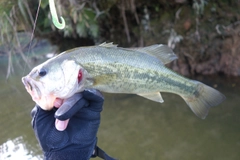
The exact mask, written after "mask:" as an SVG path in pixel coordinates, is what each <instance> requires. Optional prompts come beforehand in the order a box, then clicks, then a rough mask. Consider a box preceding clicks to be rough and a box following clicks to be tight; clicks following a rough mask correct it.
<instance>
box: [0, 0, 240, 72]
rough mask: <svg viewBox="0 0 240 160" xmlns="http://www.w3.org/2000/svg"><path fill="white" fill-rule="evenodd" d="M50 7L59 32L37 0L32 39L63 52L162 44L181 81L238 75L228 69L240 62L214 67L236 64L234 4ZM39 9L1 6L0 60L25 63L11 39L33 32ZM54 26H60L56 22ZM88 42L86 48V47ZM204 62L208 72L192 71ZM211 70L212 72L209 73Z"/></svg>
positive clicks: (87, 1)
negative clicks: (170, 52)
mask: <svg viewBox="0 0 240 160" xmlns="http://www.w3.org/2000/svg"><path fill="white" fill-rule="evenodd" d="M54 2H55V6H56V12H57V16H58V17H63V18H64V20H65V21H66V27H65V28H64V29H63V30H59V29H57V28H56V27H55V26H54V25H53V23H52V20H51V15H50V10H49V2H48V0H41V5H40V9H39V14H38V19H37V23H36V30H35V32H34V35H35V36H36V37H44V38H49V39H51V40H52V42H53V44H58V45H60V46H64V47H65V48H64V49H62V48H61V50H66V49H69V47H70V48H72V47H75V46H79V45H87V44H93V43H96V44H98V43H101V42H104V41H106V42H115V43H117V44H119V45H120V46H123V47H141V46H147V45H151V44H155V43H164V44H168V45H169V46H171V47H172V48H174V51H175V52H176V53H177V54H178V56H179V61H178V64H177V63H174V65H173V66H172V67H173V68H174V66H175V68H183V71H181V69H177V70H176V71H178V72H181V73H182V74H184V75H192V74H195V73H203V72H204V73H205V72H206V70H208V71H207V72H206V73H208V74H213V73H217V72H223V73H226V74H228V73H230V74H234V75H240V73H239V71H237V72H234V71H230V70H231V68H235V70H236V69H237V66H238V64H240V62H239V63H238V62H236V64H235V62H234V63H232V62H229V63H228V64H234V67H233V66H230V65H229V66H226V64H220V66H218V64H219V63H223V62H224V60H225V59H222V57H224V56H225V58H226V57H228V56H226V55H224V54H225V53H226V54H227V53H228V55H231V56H233V58H231V57H228V60H229V59H232V60H233V61H235V60H236V59H238V58H237V57H236V55H237V54H236V53H237V52H238V51H237V50H238V48H237V46H239V45H238V43H237V42H239V41H240V39H239V36H238V35H239V34H238V33H239V32H238V30H239V27H240V23H239V21H240V17H239V15H240V11H239V7H240V3H239V2H238V1H236V0H212V1H207V0H170V1H166V0H148V1H146V0H101V1H98V0H54ZM38 3H39V1H31V0H2V1H1V2H0V55H7V54H8V55H9V57H11V55H13V54H19V55H21V57H22V58H23V59H26V58H25V57H24V55H23V54H22V52H21V49H22V48H24V47H26V46H21V45H19V44H20V42H19V39H18V38H17V34H16V33H17V32H30V33H32V32H33V26H34V20H35V19H36V17H37V16H36V13H37V9H38V5H39V4H38ZM59 21H60V22H61V20H60V19H59ZM231 39H232V40H233V42H231ZM89 41H90V42H91V43H88V42H89ZM74 43H76V44H74ZM226 46H231V47H228V48H226ZM27 47H28V46H27ZM66 47H68V48H66ZM224 47H225V48H224ZM215 48H218V49H215ZM232 48H233V49H232ZM223 50H224V52H223ZM6 52H7V53H6ZM213 59H217V60H216V61H213ZM210 61H211V62H210ZM220 61H221V62H220ZM203 62H209V64H204V66H208V68H207V69H206V68H205V67H202V66H203V65H202V66H201V67H199V66H197V65H198V64H200V63H202V64H203ZM9 64H11V58H9ZM10 66H11V65H10ZM183 66H184V67H183ZM212 66H213V68H214V69H211V67H212ZM10 68H11V67H10ZM10 68H9V72H10V71H11V69H10ZM186 68H188V69H186ZM226 68H228V71H227V70H226ZM233 72H234V73H233Z"/></svg>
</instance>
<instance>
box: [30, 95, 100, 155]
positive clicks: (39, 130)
mask: <svg viewBox="0 0 240 160" xmlns="http://www.w3.org/2000/svg"><path fill="white" fill-rule="evenodd" d="M103 101H104V99H103V96H102V95H101V93H100V92H98V91H96V90H86V91H83V92H82V98H80V100H78V101H77V103H76V104H75V105H74V106H73V107H71V106H70V108H67V107H66V106H68V105H69V104H72V103H73V102H72V101H70V100H69V101H65V102H63V103H62V102H61V100H59V102H60V103H59V104H60V105H61V107H60V108H59V109H56V108H55V109H53V110H50V111H46V110H43V109H41V108H40V107H39V106H35V108H34V109H33V110H32V117H33V119H32V126H33V129H34V132H35V134H36V137H37V139H38V141H39V143H40V145H41V147H42V149H43V151H44V155H45V157H48V158H52V159H89V158H90V157H91V155H92V153H93V151H94V147H95V144H96V134H97V131H98V128H99V125H100V112H101V111H102V105H103ZM56 103H57V101H56ZM61 103H62V104H61ZM63 104H64V105H63ZM64 106H65V107H64ZM62 107H63V108H62ZM61 108H62V109H61ZM55 118H57V119H58V120H60V121H66V120H68V119H69V120H68V125H67V126H66V128H65V129H64V130H63V131H58V130H57V129H56V128H55V127H54V126H55V123H56V122H55V121H56V120H55Z"/></svg>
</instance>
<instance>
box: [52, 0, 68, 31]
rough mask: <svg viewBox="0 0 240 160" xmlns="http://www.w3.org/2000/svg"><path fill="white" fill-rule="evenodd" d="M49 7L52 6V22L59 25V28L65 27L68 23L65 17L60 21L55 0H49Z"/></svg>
mask: <svg viewBox="0 0 240 160" xmlns="http://www.w3.org/2000/svg"><path fill="white" fill-rule="evenodd" d="M49 7H50V12H51V15H52V22H53V24H54V26H55V27H57V28H58V29H64V28H65V25H66V24H65V20H64V19H63V17H60V19H61V23H60V22H59V20H58V16H57V11H56V7H55V3H54V0H49Z"/></svg>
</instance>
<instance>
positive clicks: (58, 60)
mask: <svg viewBox="0 0 240 160" xmlns="http://www.w3.org/2000/svg"><path fill="white" fill-rule="evenodd" d="M177 58H178V57H177V56H176V54H175V53H174V52H173V51H172V49H170V48H169V47H168V46H167V45H163V44H154V45H150V46H146V47H140V48H122V47H118V46H117V45H115V44H113V43H102V44H100V45H96V46H88V47H78V48H74V49H71V50H68V51H65V52H63V53H61V54H59V55H57V56H55V57H53V58H51V59H48V60H47V61H45V62H43V63H42V64H40V65H38V66H36V67H34V68H33V69H32V71H30V73H29V74H28V75H26V76H24V77H22V82H23V84H24V85H25V88H26V90H27V92H28V93H29V94H30V95H31V96H32V99H33V101H35V102H36V103H37V104H38V105H39V106H41V107H42V108H43V109H45V110H50V109H52V108H53V104H54V101H55V100H56V98H60V99H68V98H69V97H71V96H73V95H74V94H75V93H78V92H82V91H83V90H85V89H96V90H99V91H101V92H107V93H126V94H137V95H139V96H142V97H144V98H147V99H149V100H152V101H155V102H159V103H163V102H164V100H163V98H162V95H161V93H162V92H168V93H173V94H177V95H179V96H180V97H182V98H183V99H184V101H185V102H186V103H187V105H188V106H189V107H190V109H191V110H192V111H193V112H194V113H195V115H197V116H198V117H200V118H202V119H204V118H205V117H206V116H207V114H208V112H209V109H210V108H211V107H213V106H217V105H219V104H220V103H222V102H223V101H224V100H225V98H226V97H225V96H224V95H223V94H222V93H220V92H219V91H218V90H216V89H214V88H212V87H210V86H207V85H205V84H203V83H201V82H199V81H195V80H191V79H188V78H185V77H183V76H181V75H179V74H177V73H176V72H174V71H172V70H171V69H169V68H167V67H166V66H165V64H167V63H170V62H172V61H173V60H176V59H177Z"/></svg>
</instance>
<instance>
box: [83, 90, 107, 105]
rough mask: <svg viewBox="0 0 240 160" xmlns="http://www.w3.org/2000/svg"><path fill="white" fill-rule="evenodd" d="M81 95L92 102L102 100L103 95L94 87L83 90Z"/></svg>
mask: <svg viewBox="0 0 240 160" xmlns="http://www.w3.org/2000/svg"><path fill="white" fill-rule="evenodd" d="M83 97H84V98H85V99H87V100H90V101H93V102H103V101H104V97H103V95H102V93H101V92H100V91H98V90H96V89H86V90H84V91H83Z"/></svg>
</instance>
